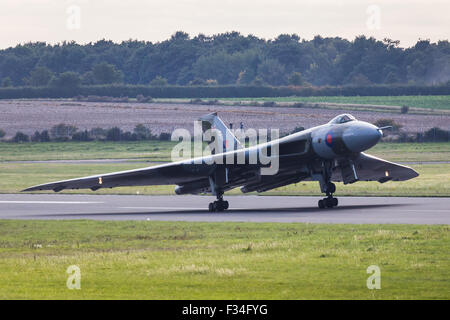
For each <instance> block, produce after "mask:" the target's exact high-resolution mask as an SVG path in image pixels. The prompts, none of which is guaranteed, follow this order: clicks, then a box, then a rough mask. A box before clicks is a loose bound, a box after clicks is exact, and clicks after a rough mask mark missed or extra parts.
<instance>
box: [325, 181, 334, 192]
mask: <svg viewBox="0 0 450 320" xmlns="http://www.w3.org/2000/svg"><path fill="white" fill-rule="evenodd" d="M327 189H328V190H327V191H328V192H329V193H335V192H336V185H335V184H334V183H333V182H330V183H329V184H328V188H327Z"/></svg>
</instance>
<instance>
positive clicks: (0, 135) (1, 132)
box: [0, 129, 6, 139]
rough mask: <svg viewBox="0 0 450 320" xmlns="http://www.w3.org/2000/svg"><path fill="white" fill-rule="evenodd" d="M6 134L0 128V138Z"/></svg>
mask: <svg viewBox="0 0 450 320" xmlns="http://www.w3.org/2000/svg"><path fill="white" fill-rule="evenodd" d="M5 135H6V132H5V131H3V130H2V129H0V139H1V138H3V137H4V136H5Z"/></svg>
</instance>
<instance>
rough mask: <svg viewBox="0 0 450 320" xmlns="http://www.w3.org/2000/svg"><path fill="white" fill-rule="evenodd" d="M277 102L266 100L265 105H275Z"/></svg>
mask: <svg viewBox="0 0 450 320" xmlns="http://www.w3.org/2000/svg"><path fill="white" fill-rule="evenodd" d="M276 105H277V104H276V102H275V101H264V103H263V107H275V106H276Z"/></svg>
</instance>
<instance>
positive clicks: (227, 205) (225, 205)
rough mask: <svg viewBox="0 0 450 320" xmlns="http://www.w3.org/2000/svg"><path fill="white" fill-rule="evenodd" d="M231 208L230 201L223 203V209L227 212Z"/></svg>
mask: <svg viewBox="0 0 450 320" xmlns="http://www.w3.org/2000/svg"><path fill="white" fill-rule="evenodd" d="M229 207H230V204H229V203H228V201H224V202H223V209H224V210H227V209H228V208H229Z"/></svg>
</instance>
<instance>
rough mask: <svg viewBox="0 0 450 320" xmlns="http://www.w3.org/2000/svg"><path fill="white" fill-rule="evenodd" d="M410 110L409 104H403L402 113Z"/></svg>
mask: <svg viewBox="0 0 450 320" xmlns="http://www.w3.org/2000/svg"><path fill="white" fill-rule="evenodd" d="M408 111H409V107H408V106H402V109H401V113H402V114H406V113H408Z"/></svg>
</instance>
